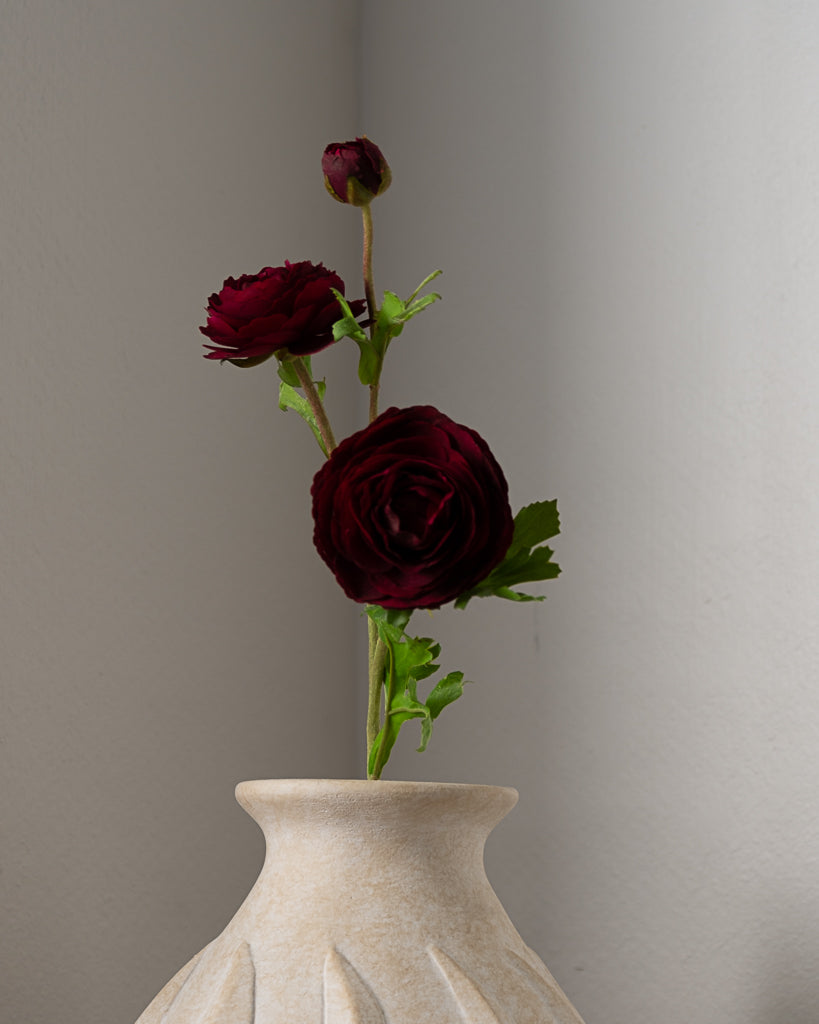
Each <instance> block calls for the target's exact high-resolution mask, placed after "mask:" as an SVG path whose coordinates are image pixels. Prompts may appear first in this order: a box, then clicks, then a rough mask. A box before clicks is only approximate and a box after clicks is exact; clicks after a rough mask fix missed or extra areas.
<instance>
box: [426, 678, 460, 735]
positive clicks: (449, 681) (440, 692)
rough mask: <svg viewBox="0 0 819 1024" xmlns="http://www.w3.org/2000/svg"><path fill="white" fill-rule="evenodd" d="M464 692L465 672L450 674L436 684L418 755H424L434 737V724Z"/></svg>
mask: <svg viewBox="0 0 819 1024" xmlns="http://www.w3.org/2000/svg"><path fill="white" fill-rule="evenodd" d="M463 692H464V674H463V672H450V673H449V674H448V675H445V676H444V678H443V679H441V680H440V681H439V682H438V683H436V685H435V687H434V689H433V690H432V691H431V692H430V694H429V696H428V697H427V700H426V706H427V709H428V710H429V717H428V718H425V719H424V721H423V722H422V723H421V746H420V747H418V753H419V754H423V752H424V751H425V750H426V749H427V744H428V743H429V739H430V736H432V723H433V722H434V721H435V719H436V718H437V717H438V715H440V713H441V712H442V711H443V710H444V708H445V707H446V706H447V705H448V704H451V703H452V702H453V701H455V700H457V699H458V698H459V697H461V696H462V695H463Z"/></svg>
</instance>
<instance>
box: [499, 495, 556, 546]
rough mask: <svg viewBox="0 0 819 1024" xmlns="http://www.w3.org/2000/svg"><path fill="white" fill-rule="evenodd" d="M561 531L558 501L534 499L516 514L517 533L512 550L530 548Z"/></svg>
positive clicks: (513, 538) (513, 539)
mask: <svg viewBox="0 0 819 1024" xmlns="http://www.w3.org/2000/svg"><path fill="white" fill-rule="evenodd" d="M559 533H560V516H559V515H558V512H557V502H556V501H534V502H532V504H531V505H524V507H523V508H522V509H521V510H520V511H519V512H518V514H517V515H516V516H515V533H514V536H513V537H512V543H511V545H510V551H517V550H519V549H521V548H524V549H526V550H529V549H531V548H533V547H535V546H536V545H537V544H542V543H543V541H545V540H550V539H551V538H552V537H556V536H557V535H558V534H559Z"/></svg>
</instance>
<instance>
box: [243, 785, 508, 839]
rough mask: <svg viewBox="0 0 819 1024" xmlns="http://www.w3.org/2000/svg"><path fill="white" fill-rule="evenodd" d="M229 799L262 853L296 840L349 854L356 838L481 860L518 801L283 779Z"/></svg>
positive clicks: (453, 791) (492, 791) (468, 791)
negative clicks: (261, 842) (471, 853)
mask: <svg viewBox="0 0 819 1024" xmlns="http://www.w3.org/2000/svg"><path fill="white" fill-rule="evenodd" d="M236 798H237V800H238V801H239V803H240V804H241V805H242V807H243V808H244V809H245V810H246V811H247V812H248V814H250V816H251V817H252V818H253V819H254V821H256V823H257V824H258V825H259V827H260V828H261V830H262V831H263V832H264V834H265V838H266V840H267V844H268V848H269V849H270V848H271V847H272V846H276V847H279V846H281V844H282V843H287V844H288V845H293V844H298V843H299V842H300V840H304V841H305V842H307V843H310V844H316V843H332V844H333V845H334V846H336V847H339V846H343V845H344V844H345V843H347V842H349V843H350V844H352V845H353V846H356V844H360V843H361V838H362V836H363V837H368V841H369V840H370V839H372V840H373V841H375V840H376V839H378V841H379V842H383V841H386V840H389V841H391V842H392V843H393V844H394V843H396V842H397V843H408V842H411V843H412V845H414V846H417V845H418V844H419V843H427V844H430V846H431V847H436V848H440V847H441V845H442V844H443V845H444V846H445V847H447V848H448V849H449V850H450V851H451V852H455V847H462V848H464V849H466V848H473V849H477V850H479V851H481V852H482V850H483V844H484V842H485V840H486V837H487V836H488V835H489V833H490V832H491V830H492V829H493V828H494V827H495V825H497V823H498V822H499V821H500V820H501V819H502V818H503V817H504V816H505V815H506V814H507V813H508V812H509V811H510V810H511V809H512V807H514V805H515V803H516V802H517V793H516V792H515V790H513V789H507V788H502V787H499V786H468V785H458V784H453V783H435V782H369V781H362V780H331V779H285V780H264V781H257V782H242V783H240V784H239V785H238V786H237V787H236Z"/></svg>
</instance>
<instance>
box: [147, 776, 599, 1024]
mask: <svg viewBox="0 0 819 1024" xmlns="http://www.w3.org/2000/svg"><path fill="white" fill-rule="evenodd" d="M236 796H237V799H238V801H239V803H240V804H241V805H242V807H244V809H245V810H246V811H247V812H248V813H249V814H250V815H251V816H252V817H253V818H254V820H255V821H256V822H257V823H258V825H259V827H260V828H261V829H262V831H263V833H264V836H265V842H266V856H265V862H264V866H263V867H262V871H261V873H260V875H259V877H258V879H257V880H256V883H255V884H254V886H253V888H252V889H251V891H250V893H249V894H248V896H247V898H246V899H245V901H244V903H243V904H242V906H241V907H240V908H239V910H238V911H237V913H236V915H235V916H234V917H233V919H232V920H231V921H230V923H229V924H228V926H227V927H226V928H225V930H224V931H223V932H222V934H221V935H220V936H219V937H218V938H217V939H215V940H214V941H213V942H212V943H211V944H210V945H209V946H207V947H206V948H205V949H204V950H202V952H201V953H199V954H198V955H197V956H196V957H194V958H193V960H192V961H191V962H190V963H189V964H187V965H186V966H185V967H184V968H183V969H182V970H181V971H180V972H179V973H178V974H177V975H176V977H175V978H173V979H172V980H171V981H170V982H169V983H168V985H166V986H165V988H164V989H163V990H162V991H161V992H160V993H159V995H158V996H157V997H156V999H155V1000H154V1001H153V1002H152V1003H151V1004H150V1006H149V1007H148V1008H147V1009H146V1010H145V1012H144V1013H143V1014H142V1016H141V1017H140V1018H139V1020H138V1021H137V1024H582V1021H581V1019H580V1017H579V1016H578V1014H577V1012H576V1011H575V1010H574V1009H573V1008H572V1006H571V1004H570V1003H569V1002H568V1000H567V999H566V997H565V995H564V994H563V993H562V992H561V990H560V989H559V988H558V986H557V984H556V983H555V981H554V979H553V978H552V976H551V974H549V972H548V970H547V969H546V967H545V966H544V965H543V963H542V962H541V961H540V960H539V959H538V957H537V956H536V955H535V954H534V953H533V952H532V951H531V950H530V949H529V948H528V947H527V946H526V945H525V943H524V942H523V940H522V939H521V937H520V936H519V935H518V933H517V931H516V930H515V928H514V926H513V925H512V923H511V921H510V920H509V917H508V916H507V914H506V912H505V911H504V909H503V907H502V906H501V904H500V901H499V900H498V898H497V896H496V895H495V893H494V891H493V889H492V887H491V886H490V884H489V881H488V880H487V877H486V873H485V871H484V867H483V847H484V843H485V841H486V838H487V836H488V835H489V833H490V831H491V830H492V828H494V826H495V825H496V824H497V823H498V822H499V821H500V820H501V819H502V818H503V817H504V816H505V814H506V813H507V812H508V811H509V810H510V809H511V808H512V807H513V806H514V804H515V802H516V801H517V793H515V791H514V790H511V789H504V788H501V787H495V786H467V785H457V784H441V783H408V782H365V781H335V780H321V779H317V780H281V781H278V780H276V781H259V782H245V783H240V784H239V786H237V789H236Z"/></svg>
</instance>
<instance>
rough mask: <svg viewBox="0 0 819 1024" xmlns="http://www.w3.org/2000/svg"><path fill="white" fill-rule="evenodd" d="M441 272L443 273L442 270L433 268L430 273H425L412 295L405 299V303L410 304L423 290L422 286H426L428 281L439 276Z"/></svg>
mask: <svg viewBox="0 0 819 1024" xmlns="http://www.w3.org/2000/svg"><path fill="white" fill-rule="evenodd" d="M441 274H443V270H433V271H432V273H431V274H427V276H426V277H425V278H424V280H423V281H422V282H421V283H420V284H419V285H418V287H417V288H416V289H415V291H414V292H413V293H412V295H410V297H409V298H408V299H407V301H406V303H405V305H407V306H411V305H412V303H413V301H414V300H415V298H416V296H417V295H419V294H420V293H421V292H422V291H423V290H424V288H426V286H427V285H428V284H429V282H430V281H434V280H435V278H436V277H440V276H441ZM438 298H440V295H439V296H438Z"/></svg>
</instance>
